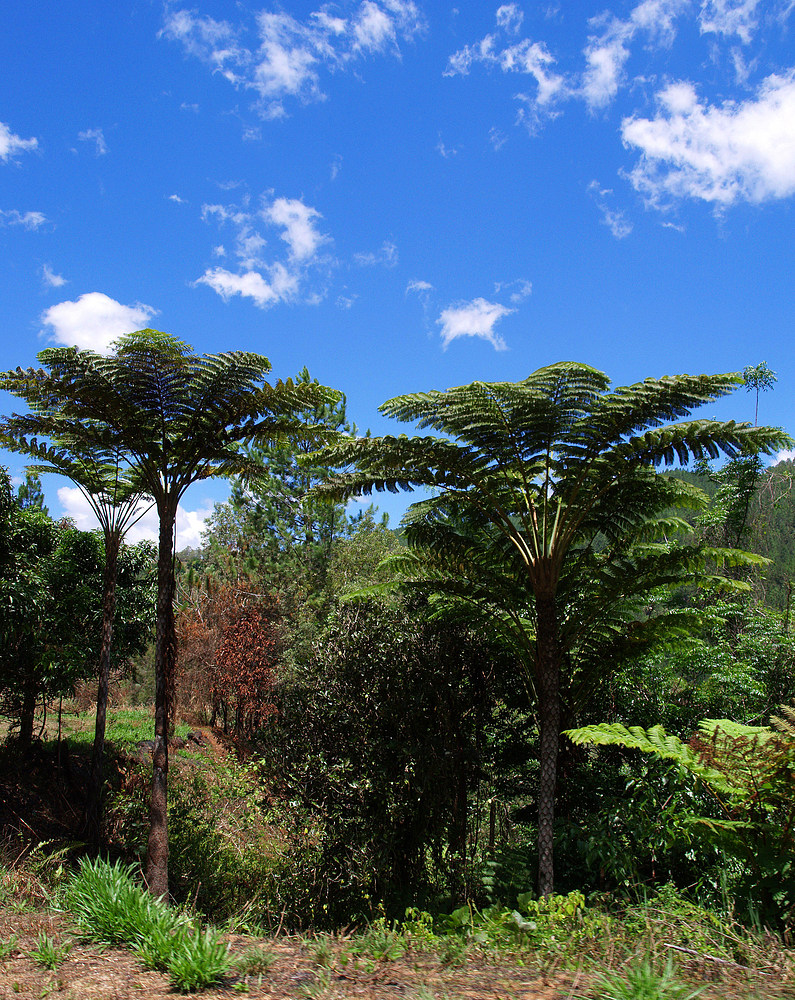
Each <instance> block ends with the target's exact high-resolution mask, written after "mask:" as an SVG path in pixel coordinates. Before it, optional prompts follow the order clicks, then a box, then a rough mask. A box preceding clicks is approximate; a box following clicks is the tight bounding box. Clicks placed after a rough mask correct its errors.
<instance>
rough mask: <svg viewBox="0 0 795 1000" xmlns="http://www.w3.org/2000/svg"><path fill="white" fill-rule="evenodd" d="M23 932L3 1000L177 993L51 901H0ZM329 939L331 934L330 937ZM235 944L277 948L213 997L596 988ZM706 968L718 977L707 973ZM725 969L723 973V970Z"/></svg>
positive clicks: (738, 995) (206, 994)
mask: <svg viewBox="0 0 795 1000" xmlns="http://www.w3.org/2000/svg"><path fill="white" fill-rule="evenodd" d="M42 932H43V933H46V934H48V935H49V936H50V937H51V938H53V939H54V940H56V941H57V942H58V943H61V944H62V943H65V942H66V943H70V942H71V945H72V947H71V950H70V951H69V953H68V954H67V955H66V957H65V958H64V959H63V961H62V962H61V964H60V965H59V966H58V968H57V970H49V969H45V968H42V967H41V966H40V965H39V964H37V962H36V961H35V959H34V958H33V957H32V955H31V952H32V951H33V950H35V948H36V946H37V941H38V937H39V935H40V934H41V933H42ZM12 935H13V936H15V937H16V942H15V945H14V949H13V951H12V952H11V953H10V954H9V955H8V956H7V957H6V958H4V959H0V1000H11V998H25V1000H34V998H39V1000H43V998H45V997H52V998H54V1000H55V998H62V1000H132V998H136V1000H137V998H149V1000H167V998H168V1000H173V998H174V996H175V991H174V990H173V989H171V987H170V986H169V982H168V977H167V976H166V975H164V974H161V973H158V972H151V971H148V970H146V969H144V968H143V967H142V966H141V965H140V964H139V963H138V961H137V959H136V957H135V955H133V954H132V953H130V952H128V951H124V950H121V949H117V948H106V949H103V948H100V947H98V946H96V945H86V944H84V943H81V942H80V940H79V938H78V937H77V936H76V934H75V932H74V928H73V927H72V926H71V924H70V922H69V918H68V916H67V915H65V914H61V913H52V912H51V911H48V910H46V909H43V908H42V909H35V910H28V911H26V912H17V910H16V908H15V907H14V906H13V905H12V906H10V907H9V906H7V907H5V908H0V942H3V943H4V942H7V941H8V940H9V939H10V938H11V937H12ZM323 940H324V941H328V940H329V939H323ZM229 942H230V946H231V949H232V952H233V954H242V953H243V952H245V951H246V950H247V949H248V948H250V947H251V946H252V945H258V946H261V947H264V948H265V949H267V950H268V951H269V952H271V953H272V954H273V956H274V962H273V965H272V966H271V967H270V969H269V970H268V971H267V972H266V973H263V974H262V975H261V976H258V975H256V974H255V975H249V976H247V977H245V978H239V977H230V978H229V979H227V980H226V981H225V982H224V983H222V984H221V985H219V986H216V987H213V988H211V989H208V990H205V991H203V992H202V993H201V994H199V995H200V996H201V997H202V998H204V1000H219V998H222V997H226V998H229V997H234V996H247V997H252V998H258V1000H277V998H279V1000H288V998H295V1000H343V998H350V1000H432V998H434V1000H582V998H586V997H592V996H594V995H595V994H594V993H593V992H592V987H593V984H594V983H595V976H594V975H593V973H590V974H587V973H584V972H580V973H577V972H575V971H565V970H561V969H550V970H547V971H546V972H542V971H541V970H539V969H538V968H531V967H529V966H527V967H523V966H521V965H519V964H517V963H516V962H515V961H511V960H507V959H506V960H505V961H494V960H492V959H489V958H485V957H483V956H482V955H479V954H470V955H468V956H467V957H466V959H465V961H464V962H463V964H461V965H445V964H443V963H442V961H441V960H440V958H439V956H438V955H437V954H435V953H433V952H422V951H419V952H414V953H412V952H409V953H407V954H405V955H403V956H402V957H401V958H399V959H397V960H395V961H384V960H382V961H374V960H372V959H370V958H368V957H367V956H365V955H351V954H350V951H349V947H348V946H349V945H350V941H346V939H344V938H336V939H334V941H333V942H332V945H331V950H330V953H329V950H328V948H327V949H326V952H325V964H320V962H319V960H318V957H319V956H318V947H317V942H315V941H313V940H312V939H309V938H302V937H298V936H292V935H284V936H281V937H277V938H270V939H267V940H259V941H255V940H254V939H252V938H246V937H240V936H234V935H233V936H230V937H229ZM682 971H683V972H686V973H688V979H689V981H691V982H693V983H694V984H696V983H700V984H703V985H704V986H705V992H704V993H703V994H702V997H703V1000H752V998H753V1000H787V998H788V1000H792V998H794V997H795V991H793V989H792V988H791V987H787V986H785V985H783V984H781V983H779V982H776V981H775V980H773V979H771V977H761V976H746V975H744V974H741V973H739V972H738V971H737V970H724V969H717V968H715V967H710V968H706V969H705V968H704V966H703V965H701V966H700V967H699V966H696V965H694V966H691V967H690V968H689V969H683V970H682ZM705 976H707V977H710V978H711V979H712V981H706V980H705ZM716 976H717V977H719V978H718V979H717V980H716V979H715V978H714V977H716Z"/></svg>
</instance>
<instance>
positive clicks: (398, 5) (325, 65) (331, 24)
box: [161, 0, 424, 118]
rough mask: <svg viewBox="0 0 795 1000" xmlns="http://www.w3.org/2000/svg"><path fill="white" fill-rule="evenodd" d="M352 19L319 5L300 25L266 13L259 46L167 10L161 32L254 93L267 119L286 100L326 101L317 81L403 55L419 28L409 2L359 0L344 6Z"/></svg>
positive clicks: (240, 34) (208, 21)
mask: <svg viewBox="0 0 795 1000" xmlns="http://www.w3.org/2000/svg"><path fill="white" fill-rule="evenodd" d="M343 10H348V11H350V14H349V16H343V11H342V10H341V11H340V13H339V14H332V13H331V12H330V10H329V8H328V7H326V6H323V7H321V8H320V9H319V10H316V11H313V12H312V13H310V14H309V15H308V17H306V18H305V19H304V20H299V19H298V18H295V17H293V16H292V15H291V14H288V13H286V12H284V11H267V10H263V11H261V12H260V13H259V15H258V16H257V18H256V26H257V33H258V40H257V44H256V45H249V44H247V43H246V42H245V40H244V36H245V28H244V26H242V25H241V26H239V27H238V26H233V25H231V24H230V23H229V22H227V21H215V20H213V19H212V18H209V17H200V16H198V15H197V14H195V13H193V12H191V11H187V10H180V11H172V12H170V13H169V14H168V15H167V16H166V20H165V26H164V28H163V30H162V32H161V34H162V35H164V36H165V37H167V38H171V39H173V40H175V41H178V42H180V43H181V44H182V45H183V46H184V48H185V51H186V52H188V53H189V54H190V55H193V56H196V57H198V58H200V59H201V60H202V61H204V62H206V63H207V64H208V65H210V66H211V67H212V68H213V70H214V71H215V72H218V73H220V74H221V75H222V76H224V77H225V78H226V79H227V80H228V81H229V82H230V83H232V84H233V85H234V86H236V87H241V88H243V89H247V90H251V91H253V92H254V93H255V94H256V95H257V97H258V102H259V104H258V106H259V110H260V112H261V114H262V115H263V117H265V118H281V117H283V116H284V115H285V114H286V111H285V107H284V101H285V99H286V98H290V97H291V98H294V99H297V100H299V101H302V102H304V103H306V102H309V101H318V100H322V99H323V98H324V96H325V95H324V93H323V91H322V89H321V84H320V76H321V72H322V71H324V70H325V71H327V72H333V71H335V70H339V69H343V68H345V67H346V66H347V65H348V64H350V63H352V62H354V61H355V60H357V59H360V58H362V57H364V56H367V55H369V54H373V53H382V52H386V51H391V52H393V53H394V54H395V55H396V56H399V55H400V50H399V41H400V40H410V39H412V38H414V37H415V36H416V35H418V34H419V33H420V32H421V31H422V30H423V29H424V20H423V18H422V15H421V13H420V10H419V8H418V7H417V5H416V4H415V3H414V2H413V0H362V2H360V3H358V4H353V3H350V2H348V3H346V4H344V6H343Z"/></svg>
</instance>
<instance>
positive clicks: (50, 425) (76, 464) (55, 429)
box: [0, 378, 148, 841]
mask: <svg viewBox="0 0 795 1000" xmlns="http://www.w3.org/2000/svg"><path fill="white" fill-rule="evenodd" d="M3 381H5V380H3ZM3 381H0V384H3ZM8 382H9V388H10V389H11V391H12V392H14V391H16V392H17V393H18V394H19V395H23V396H24V395H25V389H24V385H22V384H20V383H19V382H17V381H15V380H14V379H13V378H9V380H8ZM34 395H35V393H34ZM60 423H61V421H60V413H58V412H42V413H35V412H34V413H29V414H27V415H26V416H14V417H11V418H8V419H6V420H5V421H4V422H3V423H2V424H0V443H2V444H3V445H4V446H5V447H6V448H9V449H10V450H12V451H16V452H21V453H22V454H25V455H28V456H29V457H31V458H33V459H35V460H36V464H35V465H32V466H30V467H29V473H33V474H35V475H36V476H37V477H38V474H39V473H47V472H54V473H57V474H59V475H62V476H66V477H67V478H68V479H71V480H72V482H73V483H74V484H75V485H76V486H77V487H78V489H79V490H80V492H81V493H82V494H83V496H84V497H85V498H86V500H87V501H88V504H89V506H90V507H91V509H92V511H93V512H94V514H95V516H96V518H97V520H98V521H99V524H100V527H101V529H102V534H103V537H104V541H105V572H104V579H103V589H102V638H101V646H100V656H99V671H98V687H97V703H96V720H95V725H94V746H93V751H92V755H91V772H90V777H89V782H88V789H87V794H86V804H85V811H84V825H85V828H86V832H87V834H88V835H89V836H90V837H91V838H92V839H93V840H95V841H98V839H99V835H100V823H101V813H102V782H103V770H104V748H105V726H106V722H107V710H108V692H109V688H110V667H111V646H112V642H113V622H114V617H115V614H116V576H117V567H118V562H119V551H120V549H121V543H122V540H123V538H124V535H125V533H126V532H127V530H128V528H130V527H131V526H132V525H133V524H134V523H135V522H136V521H137V520H138V519H139V518H140V517H141V516H143V513H145V511H146V509H148V508H147V506H146V505H144V510H143V512H141V511H140V510H139V508H140V506H141V503H142V501H143V499H144V493H143V491H142V489H141V486H140V484H139V482H138V480H137V478H136V476H135V474H134V472H131V470H130V469H129V468H128V466H127V463H126V461H125V455H124V452H123V450H122V449H121V448H119V447H116V448H115V449H114V450H112V451H110V452H104V453H103V452H101V451H100V450H99V449H98V448H96V447H94V448H86V443H85V442H84V441H83V440H82V437H78V438H77V439H71V440H70V439H69V438H68V437H65V436H64V428H63V427H61V426H60ZM40 438H49V439H50V441H49V442H48V441H46V440H39V439H40Z"/></svg>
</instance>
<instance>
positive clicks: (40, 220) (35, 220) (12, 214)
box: [0, 208, 47, 229]
mask: <svg viewBox="0 0 795 1000" xmlns="http://www.w3.org/2000/svg"><path fill="white" fill-rule="evenodd" d="M46 221H47V216H46V215H44V213H43V212H19V211H17V209H15V208H8V209H0V226H23V227H24V228H25V229H38V228H39V227H40V226H43V225H44V223H45V222H46Z"/></svg>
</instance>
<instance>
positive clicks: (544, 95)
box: [444, 4, 571, 133]
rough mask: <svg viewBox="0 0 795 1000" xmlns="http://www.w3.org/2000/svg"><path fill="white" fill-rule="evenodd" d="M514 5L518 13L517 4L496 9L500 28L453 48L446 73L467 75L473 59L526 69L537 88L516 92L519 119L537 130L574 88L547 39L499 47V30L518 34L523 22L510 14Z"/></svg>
mask: <svg viewBox="0 0 795 1000" xmlns="http://www.w3.org/2000/svg"><path fill="white" fill-rule="evenodd" d="M514 9H515V11H516V13H518V8H517V7H516V5H515V4H509V5H507V7H506V6H503V7H500V8H499V10H498V11H497V28H498V30H497V32H496V33H495V34H493V35H486V36H485V37H484V38H482V39H481V40H480V41H479V42H476V43H475V44H473V45H465V46H464V48H463V49H459V51H458V52H454V53H453V55H451V56H450V57H449V59H448V61H447V68H446V69H445V71H444V75H445V76H455V75H457V74H461V75H466V74H467V73H469V71H470V69H471V67H472V65H473V63H483V64H484V65H486V66H497V67H499V68H500V69H501V70H502V71H503V73H523V74H526V75H529V76H531V77H532V78H533V79H534V81H535V84H536V90H535V92H534V93H533V94H517V95H516V97H517V99H518V100H519V101H521V102H522V107H521V108H520V109H519V116H518V117H519V121H520V122H521V123H522V124H524V125H526V126H527V127H528V128H529V130H530V131H531V132H532V133H535V132H536V131H537V130H538V127H539V125H540V123H541V122H542V121H543V120H545V119H548V118H554V117H555V116H556V115H557V114H558V111H557V110H556V107H555V106H556V104H557V103H558V102H559V101H561V100H563V99H565V98H567V97H570V96H571V88H570V85H569V83H568V82H567V80H566V79H565V77H564V76H563V75H562V74H560V73H557V72H555V71H554V69H553V67H554V65H555V62H556V60H555V58H554V56H553V55H552V54H551V53H550V51H549V49H548V48H547V46H546V44H545V43H544V42H534V41H532V40H531V39H529V38H525V39H523V40H522V41H520V42H516V43H514V44H511V45H506V46H504V47H502V48H501V47H500V41H499V35H500V33H501V32H502V33H505V34H515V33H516V32H517V31H518V29H519V26H520V24H521V19H519V20H518V21H517V19H516V17H515V16H512V15H511V14H510V12H511V11H514ZM506 11H508V13H506Z"/></svg>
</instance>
